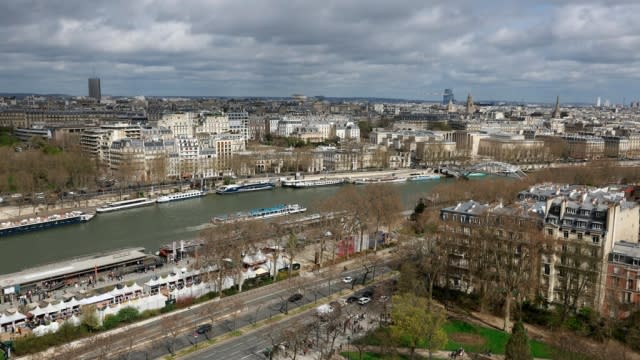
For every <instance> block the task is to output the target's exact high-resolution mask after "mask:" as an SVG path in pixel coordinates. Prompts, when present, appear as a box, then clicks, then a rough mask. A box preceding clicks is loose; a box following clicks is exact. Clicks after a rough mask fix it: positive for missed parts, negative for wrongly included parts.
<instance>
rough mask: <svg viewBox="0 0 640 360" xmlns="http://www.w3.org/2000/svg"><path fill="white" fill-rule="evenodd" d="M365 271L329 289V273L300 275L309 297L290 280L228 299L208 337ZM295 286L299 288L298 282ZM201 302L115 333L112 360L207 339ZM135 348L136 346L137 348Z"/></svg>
mask: <svg viewBox="0 0 640 360" xmlns="http://www.w3.org/2000/svg"><path fill="white" fill-rule="evenodd" d="M388 271H390V269H389V268H388V267H387V266H386V265H379V267H378V268H377V269H376V276H377V275H380V274H384V273H386V272H388ZM363 274H364V271H363V269H361V268H357V269H352V270H348V271H344V272H342V273H341V274H340V275H339V276H336V277H335V278H333V279H332V280H331V286H330V288H329V282H328V280H327V278H326V277H325V278H323V277H322V276H318V275H317V274H306V275H303V276H301V280H302V282H300V280H299V281H297V282H296V281H292V283H293V284H300V283H302V284H304V285H303V289H304V296H303V298H302V299H301V300H299V301H296V302H289V301H287V299H288V297H289V296H290V295H291V294H292V293H294V292H295V291H296V289H293V288H292V286H291V284H289V283H288V281H287V280H283V281H280V282H279V283H276V284H273V285H269V286H264V287H261V288H257V289H253V290H250V291H247V292H243V293H241V294H238V295H235V296H229V297H227V298H223V299H222V300H220V301H219V302H217V304H216V307H215V309H216V310H215V313H216V316H217V317H220V320H218V321H215V323H214V324H213V328H212V330H211V332H209V333H208V334H207V336H206V337H209V338H212V337H217V336H220V335H224V334H226V333H229V332H232V331H235V330H236V329H239V328H241V327H244V326H247V325H250V324H253V323H255V322H257V321H260V320H264V319H267V318H270V317H272V316H274V315H276V314H279V313H281V312H285V311H286V310H289V311H290V310H292V309H294V308H297V307H299V306H302V305H305V304H309V303H312V302H314V301H316V299H321V298H323V297H326V296H329V295H331V294H333V293H336V292H338V291H340V290H343V289H349V288H351V285H349V284H344V283H342V282H341V280H340V278H341V277H342V276H352V277H354V278H356V279H358V278H360V279H361V278H362V276H363ZM294 279H298V278H294ZM369 279H370V277H369ZM295 286H296V288H297V286H299V285H295ZM202 306H206V305H196V306H193V307H192V308H191V309H186V310H183V311H182V312H181V313H180V315H179V318H178V319H179V320H178V321H177V322H176V321H174V322H173V323H171V324H167V321H166V320H165V321H163V319H152V320H149V321H148V323H145V324H144V325H139V326H136V327H135V329H133V330H130V331H124V332H123V334H121V335H124V336H117V335H116V336H114V337H111V338H107V340H105V341H104V342H103V344H104V346H105V347H106V346H108V352H109V354H110V356H109V358H118V357H117V356H115V354H117V355H118V356H119V358H122V359H128V360H145V359H150V358H158V357H161V356H163V355H167V354H169V353H170V352H169V349H170V348H171V347H172V350H173V351H174V352H175V351H177V350H179V349H182V348H185V347H187V346H191V345H193V344H195V343H198V342H202V341H204V340H206V337H205V336H204V335H200V336H198V337H195V336H194V331H195V329H196V327H197V326H198V325H200V324H203V323H207V322H210V320H207V318H206V317H203V315H202V314H201V313H200V310H202ZM285 309H286V310H285ZM229 314H237V315H229ZM133 334H135V335H133ZM132 336H134V338H132ZM134 347H135V349H133V348H134ZM100 351H103V350H102V349H100V348H99V346H94V347H91V350H89V351H88V352H85V353H82V354H77V353H75V354H74V357H75V358H77V359H93V358H99V357H100V356H99V353H100ZM127 356H128V357H127ZM225 359H227V358H225ZM229 359H230V358H229Z"/></svg>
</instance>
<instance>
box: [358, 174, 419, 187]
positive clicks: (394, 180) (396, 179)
mask: <svg viewBox="0 0 640 360" xmlns="http://www.w3.org/2000/svg"><path fill="white" fill-rule="evenodd" d="M405 181H407V179H406V178H403V177H396V176H389V177H379V178H362V179H355V180H353V183H354V184H356V185H366V184H383V183H399V182H405Z"/></svg>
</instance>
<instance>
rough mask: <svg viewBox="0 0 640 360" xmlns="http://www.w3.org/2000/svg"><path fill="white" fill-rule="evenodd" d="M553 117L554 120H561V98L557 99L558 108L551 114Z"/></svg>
mask: <svg viewBox="0 0 640 360" xmlns="http://www.w3.org/2000/svg"><path fill="white" fill-rule="evenodd" d="M551 117H552V118H554V119H559V118H560V96H558V97H557V98H556V106H555V107H554V108H553V112H552V113H551Z"/></svg>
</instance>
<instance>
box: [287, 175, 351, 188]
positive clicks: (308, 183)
mask: <svg viewBox="0 0 640 360" xmlns="http://www.w3.org/2000/svg"><path fill="white" fill-rule="evenodd" d="M345 182H346V181H345V179H342V178H336V179H329V178H322V179H317V180H284V181H282V186H284V187H292V188H296V189H301V188H309V187H316V186H330V185H341V184H344V183H345Z"/></svg>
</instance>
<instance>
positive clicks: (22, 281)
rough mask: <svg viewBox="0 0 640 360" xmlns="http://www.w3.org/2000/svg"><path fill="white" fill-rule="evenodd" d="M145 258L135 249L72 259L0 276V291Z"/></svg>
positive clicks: (140, 251)
mask: <svg viewBox="0 0 640 360" xmlns="http://www.w3.org/2000/svg"><path fill="white" fill-rule="evenodd" d="M147 256H148V254H146V253H145V252H144V248H142V247H137V248H127V249H121V250H116V251H112V252H106V253H99V254H94V255H90V256H84V257H79V258H72V259H68V260H65V261H60V262H56V263H51V264H46V265H42V266H38V267H34V268H30V269H26V270H22V271H19V272H16V273H12V274H3V275H0V289H6V288H12V287H16V286H25V285H29V284H34V283H38V282H41V281H49V280H59V279H64V278H67V277H70V276H76V275H80V274H86V273H88V272H91V271H95V270H96V269H97V270H98V271H104V270H107V269H111V268H114V267H117V266H119V265H124V264H127V263H131V262H133V261H137V260H142V259H144V258H146V257H147Z"/></svg>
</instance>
